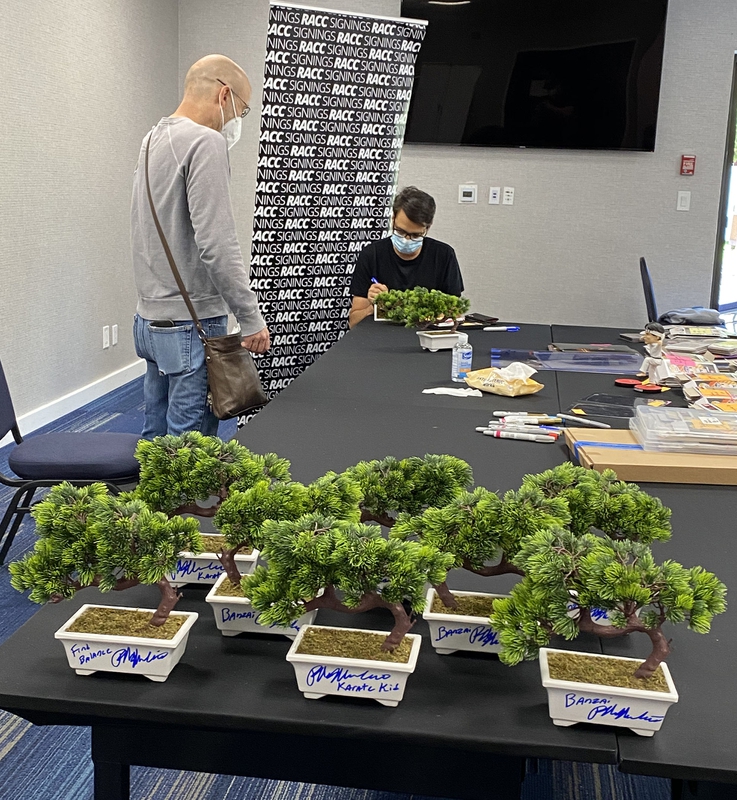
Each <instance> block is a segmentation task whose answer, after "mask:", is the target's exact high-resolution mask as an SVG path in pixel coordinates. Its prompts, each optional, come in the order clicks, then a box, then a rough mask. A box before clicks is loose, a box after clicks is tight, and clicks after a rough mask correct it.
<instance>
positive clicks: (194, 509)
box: [169, 486, 228, 517]
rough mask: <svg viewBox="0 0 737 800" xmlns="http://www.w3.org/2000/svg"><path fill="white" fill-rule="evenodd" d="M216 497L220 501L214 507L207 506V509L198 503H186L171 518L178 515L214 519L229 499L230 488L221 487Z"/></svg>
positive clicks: (171, 514) (172, 513)
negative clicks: (224, 502) (224, 501)
mask: <svg viewBox="0 0 737 800" xmlns="http://www.w3.org/2000/svg"><path fill="white" fill-rule="evenodd" d="M216 497H217V499H218V501H217V503H215V505H214V506H207V507H206V508H203V507H202V506H200V505H198V504H197V503H185V504H184V505H182V506H179V508H175V509H174V511H172V512H171V513H170V514H169V516H170V517H172V516H174V515H176V514H192V515H193V516H195V517H214V516H215V515H216V514H217V513H218V511H219V510H220V506H221V505H222V504H223V500H226V499H227V497H228V487H227V486H221V487H220V488H219V489H218V492H217V495H216Z"/></svg>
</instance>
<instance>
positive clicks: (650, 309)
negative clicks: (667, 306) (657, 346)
mask: <svg viewBox="0 0 737 800" xmlns="http://www.w3.org/2000/svg"><path fill="white" fill-rule="evenodd" d="M640 277H641V278H642V290H643V292H645V306H646V308H647V321H648V322H657V321H658V309H657V306H656V305H655V292H654V291H653V282H652V281H651V280H650V270H649V269H648V268H647V262H646V261H645V259H644V258H641V259H640Z"/></svg>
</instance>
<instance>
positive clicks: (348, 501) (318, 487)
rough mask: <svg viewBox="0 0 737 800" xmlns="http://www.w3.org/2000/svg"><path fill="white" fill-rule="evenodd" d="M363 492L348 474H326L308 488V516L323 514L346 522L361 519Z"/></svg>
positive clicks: (306, 511)
mask: <svg viewBox="0 0 737 800" xmlns="http://www.w3.org/2000/svg"><path fill="white" fill-rule="evenodd" d="M362 501H363V492H361V487H360V486H359V485H358V483H357V482H356V481H355V480H353V478H351V477H350V476H349V475H347V474H338V473H335V472H326V473H325V474H324V475H323V476H322V477H320V478H318V479H317V480H316V481H313V482H312V483H311V484H309V485H308V486H307V506H306V508H305V513H306V514H322V515H323V516H326V517H332V518H333V519H339V520H343V521H344V522H358V521H359V520H360V519H361V502H362Z"/></svg>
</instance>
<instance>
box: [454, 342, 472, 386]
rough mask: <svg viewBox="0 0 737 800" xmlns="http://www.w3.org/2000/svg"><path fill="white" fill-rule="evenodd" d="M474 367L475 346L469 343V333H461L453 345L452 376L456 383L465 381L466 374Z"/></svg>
mask: <svg viewBox="0 0 737 800" xmlns="http://www.w3.org/2000/svg"><path fill="white" fill-rule="evenodd" d="M472 369H473V347H472V346H471V345H470V344H469V343H468V334H467V333H459V334H458V341H457V342H456V344H455V347H453V364H452V367H451V370H450V377H451V379H452V380H454V381H455V382H456V383H465V381H466V375H468V373H469V372H470V371H471V370H472Z"/></svg>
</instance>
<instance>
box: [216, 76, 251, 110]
mask: <svg viewBox="0 0 737 800" xmlns="http://www.w3.org/2000/svg"><path fill="white" fill-rule="evenodd" d="M215 80H216V81H217V82H218V83H221V84H222V85H223V86H227V87H228V89H230V91H231V92H233V94H234V95H235V96H236V97H237V98H238V99H239V100H240V101H241V103H243V111H242V112H241V119H243V117H247V116H248V112H249V111H250V110H251V107H250V106H249V105H248V103H247V102H246V101H245V100H244V99H243V98H242V97H241V96H240V95H239V94H238V93H237V92H236V91H235V89H234V88H233V87H232V86H228V84H227V83H225V81H221V80H220V78H215Z"/></svg>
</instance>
